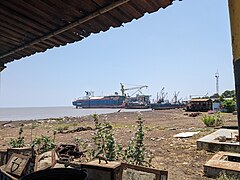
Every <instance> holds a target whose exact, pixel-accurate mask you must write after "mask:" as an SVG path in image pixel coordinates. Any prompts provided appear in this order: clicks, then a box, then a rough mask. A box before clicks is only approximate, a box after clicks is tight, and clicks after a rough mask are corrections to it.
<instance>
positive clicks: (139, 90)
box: [120, 83, 148, 96]
mask: <svg viewBox="0 0 240 180" xmlns="http://www.w3.org/2000/svg"><path fill="white" fill-rule="evenodd" d="M120 84H121V92H122V96H126V94H125V91H130V90H135V89H137V91H136V92H140V93H141V94H142V91H141V90H142V88H148V86H146V85H143V86H136V87H131V88H125V87H124V84H123V83H120ZM136 92H134V93H133V94H135V93H136Z"/></svg>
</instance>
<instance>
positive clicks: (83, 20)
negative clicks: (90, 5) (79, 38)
mask: <svg viewBox="0 0 240 180" xmlns="http://www.w3.org/2000/svg"><path fill="white" fill-rule="evenodd" d="M129 1H130V0H119V1H116V2H114V3H112V4H110V5H108V6H106V7H103V8H102V9H100V10H98V11H95V12H93V13H92V14H90V15H88V16H85V17H84V18H81V19H78V20H77V21H75V22H73V23H71V24H68V25H66V26H64V27H62V28H60V29H58V30H56V31H54V32H52V33H49V34H47V35H45V36H42V37H40V38H38V39H35V40H33V41H32V42H29V43H27V44H24V45H22V46H20V47H18V48H16V49H14V50H12V51H9V52H7V53H5V54H2V55H0V59H1V58H4V57H7V56H9V55H12V54H14V53H16V52H18V51H21V50H23V49H25V48H28V47H30V46H32V45H34V44H36V43H39V42H42V41H44V40H47V39H49V38H51V37H53V36H56V35H58V34H60V33H63V32H65V31H67V30H69V29H71V28H74V27H76V26H78V25H80V24H83V23H85V22H87V21H90V20H92V19H94V18H96V17H98V16H100V15H102V14H104V13H106V12H108V11H110V10H112V9H115V8H117V7H119V6H121V5H123V4H125V3H127V2H129Z"/></svg>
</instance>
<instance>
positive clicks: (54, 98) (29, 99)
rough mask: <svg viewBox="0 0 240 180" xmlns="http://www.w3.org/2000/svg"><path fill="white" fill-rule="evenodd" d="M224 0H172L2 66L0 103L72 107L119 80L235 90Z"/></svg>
mask: <svg viewBox="0 0 240 180" xmlns="http://www.w3.org/2000/svg"><path fill="white" fill-rule="evenodd" d="M230 38H231V36H230V24H229V15H228V5H227V1H226V0H184V1H181V2H179V1H176V2H174V4H173V5H172V6H169V7H168V8H167V9H165V10H162V9H161V10H160V11H158V12H155V13H153V14H150V15H149V14H146V15H145V16H144V17H143V18H140V19H138V20H133V21H132V22H130V23H128V24H124V27H120V28H115V29H114V28H111V29H110V30H109V31H107V32H104V33H102V32H101V33H99V34H94V35H91V36H90V37H88V38H86V39H85V40H83V41H81V42H78V43H74V44H70V45H67V46H63V47H60V48H53V49H51V50H48V51H46V52H44V53H38V54H36V55H33V56H31V57H28V58H24V59H21V60H20V61H15V62H13V63H9V64H7V68H6V69H5V70H4V71H3V72H2V73H1V88H0V107H29V106H36V107H42V106H71V102H72V100H73V99H74V98H77V97H81V96H84V91H85V90H93V91H95V95H110V94H113V93H114V92H115V91H118V92H119V93H120V82H124V83H126V84H137V85H148V86H149V87H148V89H146V90H144V92H145V93H146V94H151V95H152V98H156V94H157V92H159V91H160V90H161V89H162V88H163V87H165V92H168V94H169V95H168V98H169V99H171V98H172V96H173V93H174V91H180V94H179V97H183V98H185V97H189V95H204V94H206V93H209V95H211V94H214V93H215V91H216V85H215V77H214V75H215V73H216V71H218V72H219V74H220V78H219V87H220V88H219V89H220V92H223V91H224V90H226V89H233V88H234V79H233V66H232V50H231V39H230Z"/></svg>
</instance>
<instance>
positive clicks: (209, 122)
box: [202, 112, 223, 127]
mask: <svg viewBox="0 0 240 180" xmlns="http://www.w3.org/2000/svg"><path fill="white" fill-rule="evenodd" d="M202 121H203V123H204V124H205V125H206V126H207V127H215V126H220V125H222V124H223V117H222V115H221V113H220V112H217V113H215V114H214V115H205V116H203V118H202Z"/></svg>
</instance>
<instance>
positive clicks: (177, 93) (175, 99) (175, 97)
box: [172, 91, 180, 103]
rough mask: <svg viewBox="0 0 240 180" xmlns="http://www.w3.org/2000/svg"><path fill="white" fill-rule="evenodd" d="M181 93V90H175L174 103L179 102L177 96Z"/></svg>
mask: <svg viewBox="0 0 240 180" xmlns="http://www.w3.org/2000/svg"><path fill="white" fill-rule="evenodd" d="M179 93H180V91H178V92H174V95H173V98H172V102H173V103H177V97H178V95H179Z"/></svg>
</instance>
